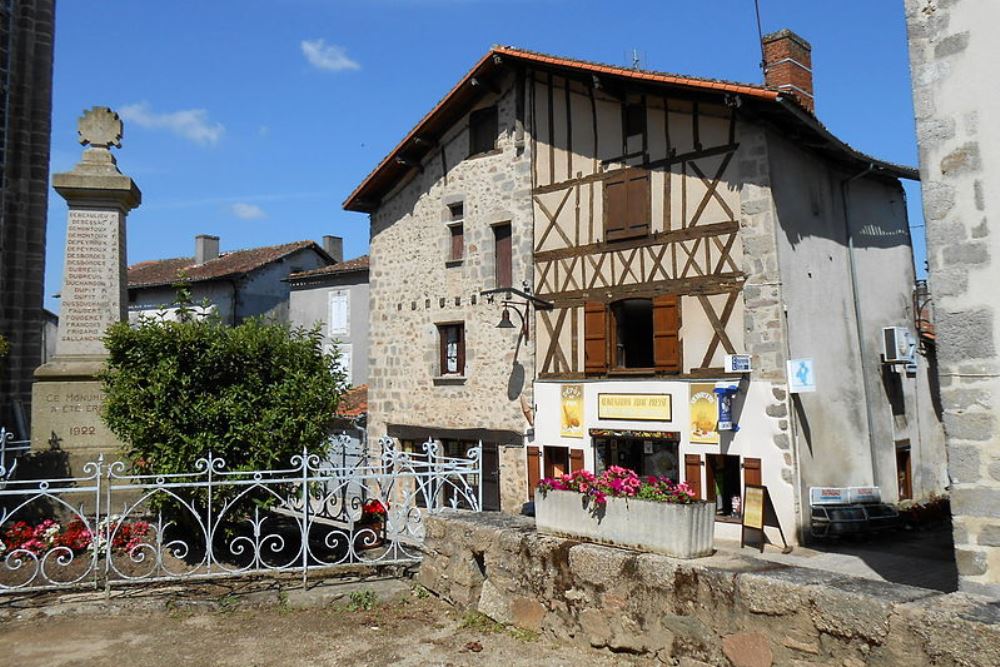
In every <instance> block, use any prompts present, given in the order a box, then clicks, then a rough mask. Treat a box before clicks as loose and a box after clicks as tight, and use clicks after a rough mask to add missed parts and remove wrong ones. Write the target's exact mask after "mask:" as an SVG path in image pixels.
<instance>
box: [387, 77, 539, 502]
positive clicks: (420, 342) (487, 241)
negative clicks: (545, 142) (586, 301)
mask: <svg viewBox="0 0 1000 667" xmlns="http://www.w3.org/2000/svg"><path fill="white" fill-rule="evenodd" d="M514 85H515V84H514V77H513V76H512V75H511V76H509V77H508V78H507V80H505V81H503V82H502V83H501V84H500V88H501V92H500V94H499V95H497V96H495V98H493V99H485V100H483V102H482V103H481V104H480V106H486V105H488V104H492V103H496V105H497V108H498V119H499V137H498V140H497V150H495V151H493V152H491V153H487V154H485V155H479V156H474V157H469V132H468V116H466V117H464V118H462V119H461V120H459V121H458V122H457V123H456V124H455V126H454V127H452V128H451V129H450V130H449V131H448V132H446V133H445V136H444V137H443V138H442V139H441V140H440V141H439V145H440V148H438V149H437V150H435V151H432V152H431V153H429V154H428V155H427V157H426V158H425V159H424V161H423V163H422V165H421V168H422V171H417V170H414V171H413V172H412V174H411V176H410V177H409V179H410V180H408V181H404V182H402V183H401V184H400V185H399V186H397V188H396V190H394V191H393V192H391V193H390V194H389V195H387V196H386V197H385V199H384V200H383V201H382V203H381V205H380V206H379V208H378V209H377V211H376V212H375V213H373V214H372V216H371V248H370V260H369V281H370V282H369V294H370V336H369V366H368V376H369V377H368V384H369V389H368V405H369V426H368V430H369V436H370V437H371V439H372V441H374V439H375V438H378V437H380V436H382V435H385V434H386V432H387V425H388V424H390V423H391V424H406V425H413V426H422V427H429V428H432V429H436V428H440V429H442V432H443V431H445V430H447V429H490V430H500V431H505V432H509V433H514V434H518V436H520V434H522V433H523V432H524V430H525V429H526V428H527V427H528V422H527V421H526V419H525V416H524V412H523V410H522V405H527V406H530V405H531V404H532V403H533V399H532V390H531V381H532V379H533V378H534V377H535V362H534V358H535V354H534V345H533V341H530V340H529V341H525V342H522V343H521V344H520V346H519V347H518V346H517V340H518V337H517V332H516V330H511V329H497V328H496V325H497V323H498V322H499V321H500V313H501V306H500V305H499V302H496V303H489V302H488V301H487V299H485V298H483V297H481V296H480V292H481V291H483V290H487V289H491V288H493V287H495V286H496V285H495V270H496V267H495V259H494V236H493V234H494V232H493V226H494V225H496V224H498V223H508V222H509V223H510V225H511V232H512V234H511V236H512V268H513V271H512V277H513V283H514V287H518V288H520V286H521V282H522V280H526V281H527V282H528V284H529V285H532V284H533V283H534V280H533V269H532V255H531V252H532V245H531V243H532V237H533V232H532V229H533V218H532V206H531V160H530V149H529V148H528V147H526V146H525V145H524V142H523V141H522V142H520V144H519V142H518V141H517V139H516V137H515V131H514V126H515V97H516V95H515V92H514ZM458 202H461V203H462V205H463V208H464V220H463V228H464V248H465V250H464V257H463V259H462V260H461V261H460V262H450V261H448V259H449V248H450V245H449V244H450V232H449V228H448V222H449V218H448V215H449V209H448V206H449V204H455V203H458ZM512 319H513V320H514V321H515V322H516V321H518V320H517V316H516V315H513V314H512ZM451 322H463V323H464V324H465V341H466V342H465V358H466V361H465V368H466V373H465V376H464V378H455V377H441V373H440V368H439V366H440V352H439V334H438V329H437V325H438V324H442V323H451ZM533 334H534V332H532V335H533ZM443 437H447V435H443ZM509 444H516V445H520V444H521V443H520V442H517V443H509ZM513 459H518V460H519V461H520V463H519V465H513V464H512V460H513ZM523 461H524V450H523V448H520V447H517V448H516V449H515V450H513V451H506V450H502V451H501V489H502V490H503V491H504V494H505V495H504V497H502V499H501V502H502V504H503V506H504V509H510V510H512V511H519V510H520V507H521V504H522V503H523V502H524V500H525V498H524V495H525V493H524V485H525V484H526V481H525V479H524V475H525V472H524V462H523ZM513 475H517V477H516V478H512V476H513ZM515 488H516V491H515Z"/></svg>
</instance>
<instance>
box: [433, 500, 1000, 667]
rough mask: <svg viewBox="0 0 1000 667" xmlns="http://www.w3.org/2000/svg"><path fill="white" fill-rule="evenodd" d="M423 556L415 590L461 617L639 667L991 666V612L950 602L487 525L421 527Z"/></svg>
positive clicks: (998, 623) (783, 570)
mask: <svg viewBox="0 0 1000 667" xmlns="http://www.w3.org/2000/svg"><path fill="white" fill-rule="evenodd" d="M425 552H426V555H425V557H424V560H423V562H422V563H421V566H420V571H419V573H418V581H419V582H420V583H421V584H422V585H424V586H425V587H427V588H428V589H429V590H431V591H432V592H434V593H435V594H437V595H439V596H441V597H442V598H444V599H445V600H447V601H449V602H451V603H452V604H454V605H456V606H457V607H459V608H461V609H465V610H477V611H479V612H481V613H483V614H485V615H487V616H489V617H490V618H492V619H494V620H496V621H498V622H501V623H508V624H512V625H514V626H517V627H520V628H524V629H526V630H530V631H533V632H538V633H540V634H542V635H543V636H544V637H546V638H547V639H552V640H556V641H567V642H574V643H578V644H583V645H590V646H594V647H602V648H606V649H608V650H609V651H612V652H614V653H628V654H631V655H638V656H644V657H647V658H648V659H649V661H650V664H667V665H677V664H680V665H688V666H691V667H705V666H706V665H719V666H725V667H729V666H731V665H736V666H738V667H768V666H769V665H796V666H805V665H842V666H843V667H866V666H870V667H880V666H884V667H890V666H892V667H900V666H906V665H912V666H914V667H916V666H920V667H923V666H925V665H968V666H970V667H971V666H981V667H986V666H987V665H996V664H1000V617H998V615H997V611H996V609H995V606H993V605H990V604H989V603H988V602H987V601H986V600H984V599H982V598H977V597H976V596H970V595H966V594H961V593H952V594H948V595H945V594H942V593H938V592H936V591H931V590H927V589H922V588H914V587H910V586H903V585H897V584H889V583H885V582H881V581H873V580H867V579H857V578H852V577H848V576H846V575H839V574H835V573H830V572H824V571H821V570H810V569H804V568H797V567H789V566H783V565H779V564H776V563H773V562H770V561H765V560H761V559H752V558H746V557H740V556H731V557H728V558H721V557H720V556H718V555H717V556H714V557H712V558H711V559H708V560H705V559H695V560H690V561H684V560H677V559H673V558H668V557H666V556H660V555H657V554H649V553H638V552H635V551H630V550H626V549H615V548H612V547H604V546H598V545H593V544H581V543H579V542H575V541H572V540H567V539H563V538H558V537H549V536H543V535H539V534H537V533H536V532H535V531H534V522H533V521H532V520H531V519H528V518H525V517H506V516H502V515H497V514H493V515H490V514H479V515H475V514H470V513H464V512H458V513H455V512H447V513H445V514H442V515H436V516H432V517H428V518H427V538H426V541H425Z"/></svg>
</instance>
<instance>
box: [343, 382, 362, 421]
mask: <svg viewBox="0 0 1000 667" xmlns="http://www.w3.org/2000/svg"><path fill="white" fill-rule="evenodd" d="M366 412H368V385H366V384H359V385H358V386H357V387H351V388H350V389H348V390H347V391H345V392H344V395H343V396H341V397H340V403H339V404H338V405H337V416H338V417H360V416H361V415H363V414H365V413H366Z"/></svg>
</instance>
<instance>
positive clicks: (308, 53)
mask: <svg viewBox="0 0 1000 667" xmlns="http://www.w3.org/2000/svg"><path fill="white" fill-rule="evenodd" d="M302 54H303V55H305V57H306V60H308V61H309V64H310V65H312V66H313V67H317V68H319V69H327V70H330V71H333V72H340V71H342V70H351V69H361V65H360V64H358V62H357V61H355V60H351V59H350V58H349V57H348V56H347V49H345V48H344V47H343V46H338V45H336V44H327V43H326V40H323V39H304V40H302Z"/></svg>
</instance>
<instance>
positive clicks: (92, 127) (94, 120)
mask: <svg viewBox="0 0 1000 667" xmlns="http://www.w3.org/2000/svg"><path fill="white" fill-rule="evenodd" d="M124 129H125V127H124V125H122V119H121V118H119V117H118V114H116V113H115V112H114V111H112V110H111V109H109V108H108V107H92V108H90V109H88V110H87V111H84V112H83V115H82V116H80V120H79V121H77V123H76V132H77V134H79V135H80V143H81V144H83V145H84V146H88V145H89V146H93V147H94V148H108V147H109V146H114V147H115V148H121V147H122V134H123V133H124Z"/></svg>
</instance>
